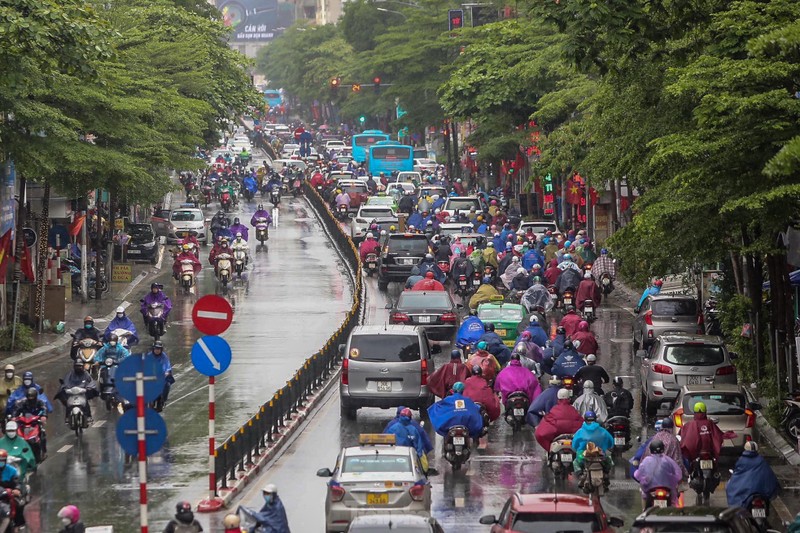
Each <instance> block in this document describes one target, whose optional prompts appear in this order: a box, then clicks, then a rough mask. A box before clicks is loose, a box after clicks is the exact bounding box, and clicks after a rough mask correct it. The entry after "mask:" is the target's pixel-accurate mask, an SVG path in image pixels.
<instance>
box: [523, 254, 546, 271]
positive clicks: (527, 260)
mask: <svg viewBox="0 0 800 533" xmlns="http://www.w3.org/2000/svg"><path fill="white" fill-rule="evenodd" d="M537 263H538V264H539V265H544V256H543V255H542V254H540V253H539V252H537V251H536V250H528V251H527V252H525V255H523V256H522V266H523V267H525V270H530V269H531V267H532V266H533V265H535V264H537Z"/></svg>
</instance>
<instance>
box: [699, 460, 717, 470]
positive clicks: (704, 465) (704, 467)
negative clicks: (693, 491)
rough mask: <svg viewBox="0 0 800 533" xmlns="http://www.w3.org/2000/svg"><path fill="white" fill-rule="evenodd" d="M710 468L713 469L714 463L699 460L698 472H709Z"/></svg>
mask: <svg viewBox="0 0 800 533" xmlns="http://www.w3.org/2000/svg"><path fill="white" fill-rule="evenodd" d="M712 468H714V461H712V460H711V459H701V460H700V470H711V469H712Z"/></svg>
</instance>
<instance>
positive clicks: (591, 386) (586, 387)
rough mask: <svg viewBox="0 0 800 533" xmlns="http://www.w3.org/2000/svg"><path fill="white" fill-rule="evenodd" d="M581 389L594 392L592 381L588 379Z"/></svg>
mask: <svg viewBox="0 0 800 533" xmlns="http://www.w3.org/2000/svg"><path fill="white" fill-rule="evenodd" d="M583 388H584V389H591V390H594V381H592V380H591V379H590V380H588V381H586V382H584V384H583Z"/></svg>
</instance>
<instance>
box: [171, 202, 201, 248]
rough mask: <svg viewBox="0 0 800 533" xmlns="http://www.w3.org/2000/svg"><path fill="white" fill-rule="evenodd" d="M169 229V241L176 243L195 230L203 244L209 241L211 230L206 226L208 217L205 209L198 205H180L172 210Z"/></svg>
mask: <svg viewBox="0 0 800 533" xmlns="http://www.w3.org/2000/svg"><path fill="white" fill-rule="evenodd" d="M169 222H170V226H169V230H168V233H167V243H168V244H174V243H176V242H178V241H179V240H181V239H183V238H184V237H186V236H187V235H188V234H189V232H194V234H195V236H196V237H197V240H198V241H200V242H202V243H203V244H208V242H209V240H210V239H209V231H208V228H207V227H206V218H205V215H203V210H202V209H199V208H197V207H180V208H178V209H174V210H172V212H171V213H170V215H169Z"/></svg>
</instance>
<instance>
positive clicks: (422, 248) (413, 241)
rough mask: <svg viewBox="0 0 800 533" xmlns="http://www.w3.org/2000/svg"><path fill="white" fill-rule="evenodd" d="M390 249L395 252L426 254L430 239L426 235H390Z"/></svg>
mask: <svg viewBox="0 0 800 533" xmlns="http://www.w3.org/2000/svg"><path fill="white" fill-rule="evenodd" d="M389 251H390V252H391V253H393V254H424V253H426V252H427V251H428V239H426V238H425V237H424V236H423V237H422V238H421V239H419V238H416V237H393V236H392V237H389Z"/></svg>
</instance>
